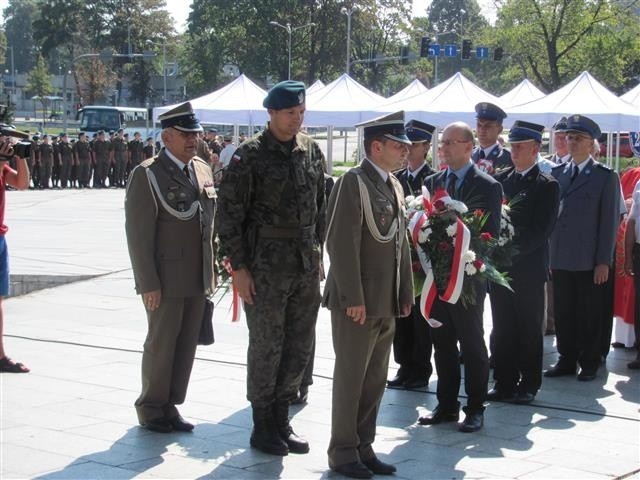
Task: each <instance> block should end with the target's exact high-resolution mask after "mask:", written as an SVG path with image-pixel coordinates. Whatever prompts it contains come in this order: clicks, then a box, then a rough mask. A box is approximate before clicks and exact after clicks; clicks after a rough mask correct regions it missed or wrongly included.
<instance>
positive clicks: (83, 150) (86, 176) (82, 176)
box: [73, 132, 91, 188]
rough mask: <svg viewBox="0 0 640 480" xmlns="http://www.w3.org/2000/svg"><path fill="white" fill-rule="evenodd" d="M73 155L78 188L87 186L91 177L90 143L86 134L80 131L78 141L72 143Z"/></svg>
mask: <svg viewBox="0 0 640 480" xmlns="http://www.w3.org/2000/svg"><path fill="white" fill-rule="evenodd" d="M73 156H74V160H75V164H76V165H77V166H78V169H77V171H78V183H79V187H80V188H89V181H90V179H91V144H90V143H89V142H88V140H87V134H86V133H84V132H80V134H79V135H78V141H77V142H76V143H74V144H73Z"/></svg>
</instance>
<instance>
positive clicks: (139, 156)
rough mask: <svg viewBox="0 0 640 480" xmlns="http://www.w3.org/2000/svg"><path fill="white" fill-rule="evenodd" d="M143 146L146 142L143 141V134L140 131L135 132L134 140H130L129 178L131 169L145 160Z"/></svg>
mask: <svg viewBox="0 0 640 480" xmlns="http://www.w3.org/2000/svg"><path fill="white" fill-rule="evenodd" d="M143 148H144V143H142V135H141V134H140V132H136V133H134V134H133V140H131V141H130V142H129V163H128V166H129V167H128V168H129V171H128V172H127V178H129V173H130V171H131V170H133V169H134V168H136V167H137V166H138V165H139V164H140V162H142V161H143V160H144V152H143ZM151 156H153V155H151Z"/></svg>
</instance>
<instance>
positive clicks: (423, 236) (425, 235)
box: [418, 228, 431, 243]
mask: <svg viewBox="0 0 640 480" xmlns="http://www.w3.org/2000/svg"><path fill="white" fill-rule="evenodd" d="M430 235H431V229H430V228H425V229H424V230H420V233H419V234H418V243H424V242H426V241H427V240H429V236H430Z"/></svg>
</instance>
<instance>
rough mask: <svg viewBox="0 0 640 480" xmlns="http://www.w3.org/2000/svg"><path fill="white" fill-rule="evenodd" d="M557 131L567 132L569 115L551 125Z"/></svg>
mask: <svg viewBox="0 0 640 480" xmlns="http://www.w3.org/2000/svg"><path fill="white" fill-rule="evenodd" d="M551 128H552V129H553V130H555V131H556V132H566V131H567V117H560V118H559V119H558V121H557V122H556V123H554V124H553V127H551Z"/></svg>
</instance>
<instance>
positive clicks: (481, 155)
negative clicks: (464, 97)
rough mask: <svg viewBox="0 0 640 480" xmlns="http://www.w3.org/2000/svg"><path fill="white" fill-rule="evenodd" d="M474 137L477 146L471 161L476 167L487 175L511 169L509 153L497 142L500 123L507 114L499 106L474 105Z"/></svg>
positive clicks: (484, 103)
mask: <svg viewBox="0 0 640 480" xmlns="http://www.w3.org/2000/svg"><path fill="white" fill-rule="evenodd" d="M475 109H476V118H477V121H476V135H477V137H478V146H477V147H476V148H474V149H473V153H472V155H471V159H472V160H473V162H474V163H475V164H476V165H477V167H478V168H479V169H480V170H482V171H483V172H485V173H488V174H489V175H492V176H493V175H495V174H496V173H498V172H500V171H501V170H504V169H507V168H510V167H513V163H512V162H511V153H510V152H509V150H507V149H506V148H504V147H503V146H502V145H501V144H500V142H499V141H498V137H500V134H501V133H502V121H503V120H504V119H505V118H507V114H506V113H505V111H504V110H502V109H501V108H500V107H499V106H497V105H494V104H493V103H489V102H480V103H478V104H477V105H476V107H475Z"/></svg>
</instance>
